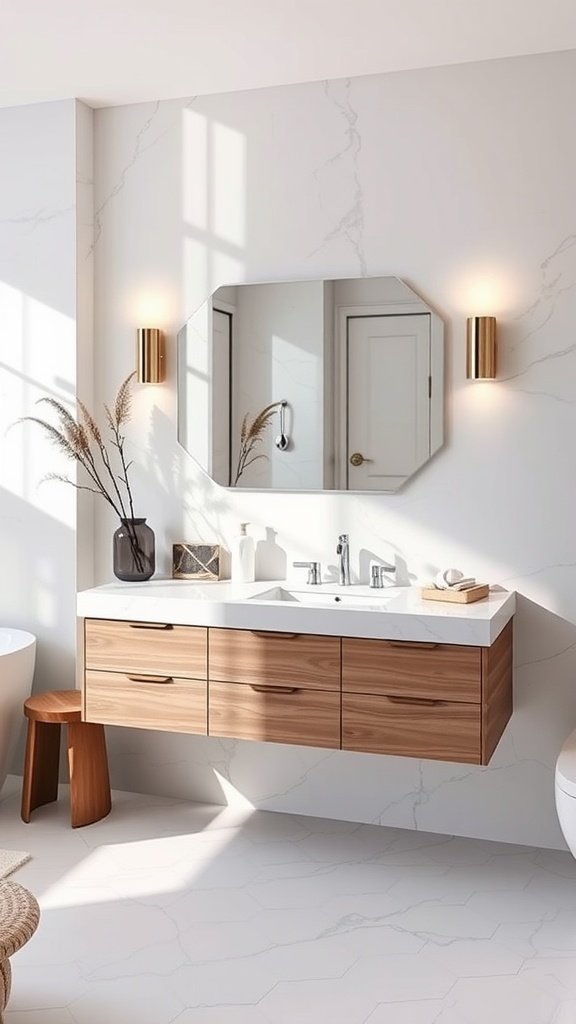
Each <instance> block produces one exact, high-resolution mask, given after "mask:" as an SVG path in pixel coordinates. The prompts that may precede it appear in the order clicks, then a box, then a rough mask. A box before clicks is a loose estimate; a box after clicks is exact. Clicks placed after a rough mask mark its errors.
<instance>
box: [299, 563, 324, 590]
mask: <svg viewBox="0 0 576 1024" xmlns="http://www.w3.org/2000/svg"><path fill="white" fill-rule="evenodd" d="M292 565H293V566H294V568H295V569H308V580H307V582H308V583H310V584H314V585H317V584H318V583H322V567H321V565H320V562H292Z"/></svg>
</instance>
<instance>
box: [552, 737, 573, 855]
mask: <svg viewBox="0 0 576 1024" xmlns="http://www.w3.org/2000/svg"><path fill="white" fill-rule="evenodd" d="M554 791H555V796H556V810H557V812H558V820H559V822H560V828H561V829H562V832H563V835H564V839H565V840H566V842H567V843H568V846H569V847H570V852H571V853H572V856H573V857H576V729H575V730H574V732H571V733H570V735H569V737H568V739H567V740H566V742H565V743H564V746H563V747H562V750H561V751H560V755H559V757H558V760H557V761H556V778H555V781H554Z"/></svg>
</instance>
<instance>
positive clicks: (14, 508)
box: [0, 484, 76, 774]
mask: <svg viewBox="0 0 576 1024" xmlns="http://www.w3.org/2000/svg"><path fill="white" fill-rule="evenodd" d="M46 486H50V485H48V484H47V485H46ZM0 508H1V509H2V512H1V515H0V566H1V572H2V584H1V586H2V589H3V590H5V592H6V594H7V595H9V600H5V601H3V611H2V621H1V622H0V625H2V626H12V627H14V628H15V629H26V630H29V631H31V632H32V633H34V634H35V636H36V637H37V640H38V643H37V648H36V670H35V673H34V686H33V690H34V692H43V691H44V690H64V689H68V688H69V687H73V686H74V682H75V657H74V649H73V647H71V646H70V644H69V643H67V642H66V641H67V640H68V636H69V634H70V632H71V623H73V622H74V620H75V616H76V610H75V591H76V580H75V563H74V559H73V558H70V549H71V545H72V543H73V541H72V530H71V529H70V528H69V527H67V526H65V525H64V524H63V523H61V522H58V520H56V519H54V518H53V517H51V516H49V515H46V514H45V513H43V512H42V511H41V510H40V509H38V508H36V507H35V506H34V505H32V504H30V503H29V502H27V501H24V500H23V499H22V498H19V497H17V496H16V495H14V494H11V493H10V492H8V491H6V490H5V489H4V488H0ZM31 538H33V542H32V543H31ZM39 549H40V551H41V554H40V555H39V554H38V551H39ZM27 551H28V552H29V554H30V558H29V559H28V560H27V559H26V552H27ZM24 732H25V731H24V718H22V729H21V732H20V737H19V741H18V748H17V751H16V754H15V756H14V760H13V763H12V770H13V771H14V772H15V773H16V774H21V771H22V763H23V756H24Z"/></svg>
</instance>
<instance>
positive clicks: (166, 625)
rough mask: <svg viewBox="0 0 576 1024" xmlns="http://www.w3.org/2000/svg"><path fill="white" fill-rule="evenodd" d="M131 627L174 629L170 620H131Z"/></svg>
mask: <svg viewBox="0 0 576 1024" xmlns="http://www.w3.org/2000/svg"><path fill="white" fill-rule="evenodd" d="M129 626H130V629H173V628H174V627H173V626H172V624H171V623H170V622H130V623H129Z"/></svg>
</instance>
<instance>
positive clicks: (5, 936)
mask: <svg viewBox="0 0 576 1024" xmlns="http://www.w3.org/2000/svg"><path fill="white" fill-rule="evenodd" d="M39 920H40V908H39V906H38V904H37V902H36V900H35V899H34V897H33V895H32V893H30V892H28V890H27V889H24V888H23V887H22V886H21V885H18V884H17V883H16V882H6V881H5V880H2V881H0V1024H2V1021H3V1020H4V1016H3V1011H4V1010H5V1009H6V1003H7V1002H8V999H9V997H10V984H11V979H12V970H11V967H10V960H9V957H11V956H12V954H13V953H15V952H16V951H17V950H18V949H20V948H21V947H22V946H24V945H25V943H26V942H28V939H31V938H32V936H33V935H34V932H35V931H36V929H37V927H38V921H39Z"/></svg>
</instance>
